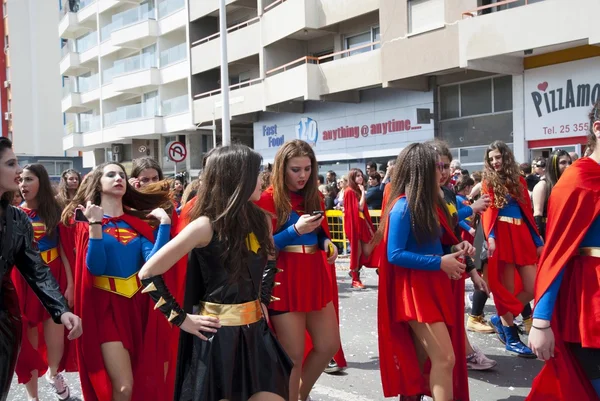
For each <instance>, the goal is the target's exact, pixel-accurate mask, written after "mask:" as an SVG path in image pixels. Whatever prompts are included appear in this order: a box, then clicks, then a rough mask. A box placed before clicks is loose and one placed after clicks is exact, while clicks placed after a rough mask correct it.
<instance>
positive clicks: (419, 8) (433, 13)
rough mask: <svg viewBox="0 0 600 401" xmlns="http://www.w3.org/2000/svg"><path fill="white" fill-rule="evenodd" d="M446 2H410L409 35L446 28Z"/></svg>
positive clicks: (426, 0)
mask: <svg viewBox="0 0 600 401" xmlns="http://www.w3.org/2000/svg"><path fill="white" fill-rule="evenodd" d="M444 12H445V10H444V0H408V33H419V32H425V31H429V30H432V29H436V28H441V27H442V26H444V22H445V16H444Z"/></svg>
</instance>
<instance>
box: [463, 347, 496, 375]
mask: <svg viewBox="0 0 600 401" xmlns="http://www.w3.org/2000/svg"><path fill="white" fill-rule="evenodd" d="M473 351H475V352H473V353H472V354H471V355H469V356H467V369H471V370H489V369H492V368H493V367H494V366H496V363H497V362H496V361H494V360H492V359H490V358H488V357H487V356H485V354H484V353H483V352H481V350H480V349H479V348H477V347H473Z"/></svg>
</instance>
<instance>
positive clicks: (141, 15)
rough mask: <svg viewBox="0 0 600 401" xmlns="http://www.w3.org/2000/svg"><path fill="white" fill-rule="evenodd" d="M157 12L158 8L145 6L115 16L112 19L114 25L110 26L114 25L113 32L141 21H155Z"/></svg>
mask: <svg viewBox="0 0 600 401" xmlns="http://www.w3.org/2000/svg"><path fill="white" fill-rule="evenodd" d="M155 10H156V8H154V7H153V6H150V5H148V4H143V5H141V6H139V7H136V8H132V9H130V10H127V11H123V12H120V13H118V14H115V15H113V17H112V23H111V24H110V25H112V30H111V32H113V31H115V30H117V29H121V28H124V27H126V26H129V25H132V24H135V23H138V22H141V21H146V20H149V19H155V18H156V17H155V14H156V12H155Z"/></svg>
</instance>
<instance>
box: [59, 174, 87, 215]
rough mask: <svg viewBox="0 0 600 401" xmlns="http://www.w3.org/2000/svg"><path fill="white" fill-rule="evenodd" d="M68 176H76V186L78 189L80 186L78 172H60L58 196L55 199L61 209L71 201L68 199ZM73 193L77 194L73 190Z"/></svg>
mask: <svg viewBox="0 0 600 401" xmlns="http://www.w3.org/2000/svg"><path fill="white" fill-rule="evenodd" d="M69 175H76V176H77V186H78V187H79V185H81V174H80V173H79V171H77V170H74V169H72V168H70V169H67V170H65V171H63V172H62V174H61V175H60V183H59V184H58V190H57V192H58V194H57V195H56V199H57V200H58V203H59V204H60V206H61V207H62V208H64V207H65V206H67V204H68V203H69V202H70V201H71V198H70V197H69V185H68V184H67V176H69ZM75 192H77V190H75Z"/></svg>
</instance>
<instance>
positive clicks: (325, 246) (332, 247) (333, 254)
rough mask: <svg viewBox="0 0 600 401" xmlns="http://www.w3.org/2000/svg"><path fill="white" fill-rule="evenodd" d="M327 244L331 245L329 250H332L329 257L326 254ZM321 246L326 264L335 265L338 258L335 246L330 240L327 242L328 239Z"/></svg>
mask: <svg viewBox="0 0 600 401" xmlns="http://www.w3.org/2000/svg"><path fill="white" fill-rule="evenodd" d="M329 244H331V249H332V250H333V253H332V254H331V255H329V254H328V251H329ZM323 246H324V248H325V254H327V263H329V264H330V265H331V264H333V263H335V260H336V259H337V257H338V248H337V246H335V245H334V244H333V242H331V240H329V239H326V240H325V242H324V244H323Z"/></svg>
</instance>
